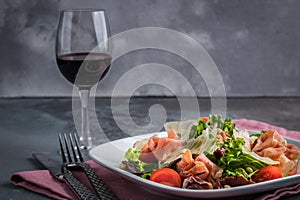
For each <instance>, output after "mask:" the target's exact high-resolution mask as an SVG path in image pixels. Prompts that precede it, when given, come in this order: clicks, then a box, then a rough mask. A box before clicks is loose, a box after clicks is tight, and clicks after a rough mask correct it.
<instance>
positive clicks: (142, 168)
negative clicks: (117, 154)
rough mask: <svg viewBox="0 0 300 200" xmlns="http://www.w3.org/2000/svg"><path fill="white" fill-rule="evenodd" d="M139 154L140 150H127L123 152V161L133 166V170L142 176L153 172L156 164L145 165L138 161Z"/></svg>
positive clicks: (156, 166)
mask: <svg viewBox="0 0 300 200" xmlns="http://www.w3.org/2000/svg"><path fill="white" fill-rule="evenodd" d="M140 153H141V151H140V150H134V149H132V148H129V149H128V150H127V151H126V152H125V160H126V161H127V162H129V163H131V164H133V166H134V167H135V169H136V170H137V171H138V172H140V173H142V174H146V173H149V172H153V171H154V170H156V169H157V168H158V164H157V163H145V162H142V161H140V160H139V157H140Z"/></svg>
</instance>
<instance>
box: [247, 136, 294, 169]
mask: <svg viewBox="0 0 300 200" xmlns="http://www.w3.org/2000/svg"><path fill="white" fill-rule="evenodd" d="M252 151H254V152H255V153H256V154H258V155H260V156H263V157H268V158H271V159H272V160H274V161H278V162H280V164H278V165H277V166H278V167H279V168H280V169H281V171H282V172H283V173H284V174H286V175H292V174H294V173H296V172H297V159H298V158H300V150H299V149H298V147H296V146H295V145H293V144H287V142H286V140H285V139H284V138H283V137H282V136H281V135H280V134H279V133H278V132H277V131H275V130H268V131H266V132H265V133H264V134H262V135H261V136H260V137H258V138H257V140H256V144H255V146H254V147H253V149H252Z"/></svg>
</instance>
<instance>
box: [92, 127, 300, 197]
mask: <svg viewBox="0 0 300 200" xmlns="http://www.w3.org/2000/svg"><path fill="white" fill-rule="evenodd" d="M153 134H154V133H152V134H145V135H140V136H135V137H129V138H124V139H120V140H115V141H112V142H109V143H105V144H101V145H99V146H97V147H95V148H93V149H92V150H91V151H90V152H89V155H90V157H91V158H92V159H93V160H95V161H96V162H97V163H99V164H101V165H103V166H104V167H107V168H108V169H111V170H113V171H115V172H116V173H118V174H120V175H121V176H123V177H124V178H126V179H128V180H130V181H133V182H135V183H138V184H139V185H140V186H141V187H143V188H144V189H146V190H148V191H152V192H154V193H157V194H161V195H168V196H169V195H170V196H173V197H174V195H175V196H178V197H188V198H221V197H234V196H241V195H248V194H254V193H261V192H266V191H270V190H274V189H278V188H283V187H287V186H290V185H294V184H297V183H300V174H299V171H298V174H296V175H293V176H289V177H284V178H280V179H276V180H271V181H266V182H261V183H255V184H250V185H245V186H238V187H232V188H226V189H215V190H191V189H182V188H175V187H170V186H166V185H163V184H159V183H155V182H153V181H149V180H146V179H143V178H141V177H139V176H137V175H134V174H132V173H130V172H128V171H125V170H122V169H120V168H119V165H120V164H121V162H122V160H123V158H124V154H125V152H126V151H127V149H128V148H130V147H132V145H133V144H134V143H135V142H136V141H137V140H142V139H144V138H149V137H151V136H152V135H153ZM157 134H158V136H159V137H165V136H166V132H160V133H157ZM286 139H287V142H288V143H292V144H295V145H296V146H298V147H299V148H300V141H296V140H292V139H288V138H286Z"/></svg>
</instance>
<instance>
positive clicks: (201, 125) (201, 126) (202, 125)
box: [189, 119, 208, 139]
mask: <svg viewBox="0 0 300 200" xmlns="http://www.w3.org/2000/svg"><path fill="white" fill-rule="evenodd" d="M207 127H208V124H207V123H206V122H204V121H203V120H202V119H199V120H198V125H197V126H195V125H193V126H192V127H191V132H190V137H189V138H190V139H191V138H197V137H198V136H200V135H201V134H202V131H204V130H205V129H206V128H207Z"/></svg>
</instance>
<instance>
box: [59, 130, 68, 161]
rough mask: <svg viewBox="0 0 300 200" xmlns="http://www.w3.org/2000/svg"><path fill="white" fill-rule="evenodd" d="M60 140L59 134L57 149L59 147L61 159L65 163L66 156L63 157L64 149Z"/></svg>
mask: <svg viewBox="0 0 300 200" xmlns="http://www.w3.org/2000/svg"><path fill="white" fill-rule="evenodd" d="M61 138H62V136H61V134H60V133H59V134H58V140H59V147H60V152H61V158H62V161H63V163H66V162H67V159H66V156H65V151H64V148H63V144H62V139H61Z"/></svg>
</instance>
